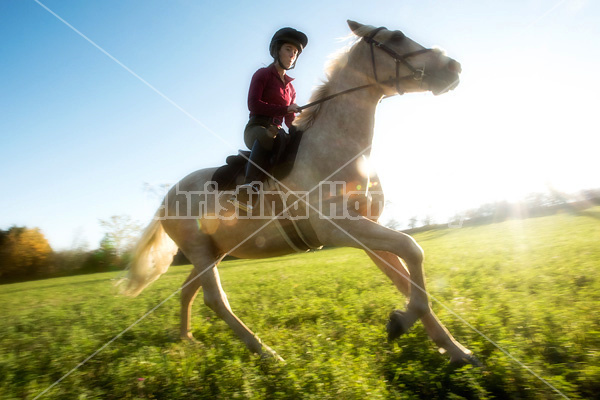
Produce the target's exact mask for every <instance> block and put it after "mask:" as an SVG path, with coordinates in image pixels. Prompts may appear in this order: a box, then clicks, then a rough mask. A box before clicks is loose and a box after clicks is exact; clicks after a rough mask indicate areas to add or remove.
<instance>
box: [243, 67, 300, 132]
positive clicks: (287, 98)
mask: <svg viewBox="0 0 600 400" xmlns="http://www.w3.org/2000/svg"><path fill="white" fill-rule="evenodd" d="M284 80H285V84H284V83H283V82H282V81H281V78H280V77H279V74H278V73H277V68H275V64H271V65H270V66H268V67H265V68H261V69H259V70H258V71H256V72H255V73H254V75H253V76H252V81H250V89H249V91H248V109H249V110H250V117H252V116H257V115H258V116H265V117H271V118H272V119H273V123H274V124H275V125H281V124H282V123H283V121H284V120H285V124H286V125H287V126H288V128H289V127H290V126H292V121H293V120H294V118H296V116H295V115H294V113H288V112H287V108H288V106H289V105H290V104H292V103H294V102H295V101H296V89H294V86H293V85H292V81H293V80H294V78H291V77H289V76H287V75H284Z"/></svg>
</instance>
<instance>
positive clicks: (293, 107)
mask: <svg viewBox="0 0 600 400" xmlns="http://www.w3.org/2000/svg"><path fill="white" fill-rule="evenodd" d="M287 112H288V113H294V114H295V113H299V112H302V110H301V109H300V107H298V104H296V103H292V104H290V105H289V106H288V108H287Z"/></svg>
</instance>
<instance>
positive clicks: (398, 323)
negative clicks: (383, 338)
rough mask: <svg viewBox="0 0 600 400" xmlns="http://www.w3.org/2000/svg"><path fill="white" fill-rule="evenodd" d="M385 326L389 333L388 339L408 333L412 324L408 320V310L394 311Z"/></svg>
mask: <svg viewBox="0 0 600 400" xmlns="http://www.w3.org/2000/svg"><path fill="white" fill-rule="evenodd" d="M385 328H386V330H387V333H388V341H392V340H394V339H397V338H399V337H400V336H402V335H404V334H405V333H407V332H408V330H409V329H410V326H409V324H408V322H407V321H406V312H404V311H400V310H394V311H392V312H391V314H390V319H389V320H388V323H387V325H386V327H385Z"/></svg>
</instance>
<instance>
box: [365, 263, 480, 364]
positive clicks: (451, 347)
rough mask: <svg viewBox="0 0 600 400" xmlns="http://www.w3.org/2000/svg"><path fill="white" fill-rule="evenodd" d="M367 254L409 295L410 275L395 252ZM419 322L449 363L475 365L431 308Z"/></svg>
mask: <svg viewBox="0 0 600 400" xmlns="http://www.w3.org/2000/svg"><path fill="white" fill-rule="evenodd" d="M367 255H368V256H369V257H371V259H372V260H373V262H374V263H375V265H377V267H378V268H379V269H380V270H381V271H382V272H383V273H384V274H386V275H387V277H388V278H390V280H391V281H392V282H393V283H394V285H396V287H397V288H398V290H400V292H401V293H402V294H404V295H405V296H406V297H408V296H409V295H410V276H409V273H408V270H407V269H406V267H405V266H404V264H403V263H402V261H401V260H400V259H399V258H398V257H397V256H396V255H395V254H391V253H387V252H382V251H367ZM392 315H394V313H392ZM421 322H423V326H424V327H425V331H426V332H427V335H429V337H430V338H431V340H433V342H434V343H435V344H436V345H437V346H439V347H440V349H441V350H440V351H443V352H445V353H448V355H449V356H450V363H452V364H455V365H460V364H464V363H473V364H476V365H477V360H476V359H475V357H474V356H473V353H472V352H471V350H469V349H467V348H465V347H464V346H463V345H461V344H460V343H459V342H458V341H457V340H456V339H454V337H453V336H452V335H451V334H450V332H448V330H447V329H446V327H445V326H444V325H443V324H442V323H441V322H440V320H439V319H438V318H437V317H436V315H435V314H434V313H433V310H432V311H431V312H429V313H427V314H425V315H424V316H423V317H422V318H421ZM390 325H391V324H390ZM390 325H388V334H389V335H390V338H393V337H394V336H395V334H396V332H394V331H393V327H392V326H390ZM442 349H443V350H442Z"/></svg>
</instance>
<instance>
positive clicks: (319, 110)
mask: <svg viewBox="0 0 600 400" xmlns="http://www.w3.org/2000/svg"><path fill="white" fill-rule="evenodd" d="M348 25H349V26H350V28H351V29H352V31H353V32H354V34H355V35H356V36H357V37H358V40H357V42H356V43H355V44H354V45H353V46H352V47H351V48H350V49H349V50H348V51H347V52H346V53H344V54H343V55H341V56H340V57H339V58H338V59H337V60H336V61H335V62H334V63H333V65H332V67H331V70H330V71H329V73H328V80H327V82H326V83H324V84H323V85H322V86H321V87H320V88H319V89H318V90H317V91H316V92H315V93H314V94H313V98H312V99H311V100H312V101H313V102H317V103H318V104H317V105H314V106H312V107H311V108H310V109H308V110H307V111H304V112H303V113H302V114H301V115H300V116H299V118H297V119H296V122H295V124H296V125H297V127H298V129H299V130H302V131H304V134H303V138H302V140H301V142H300V147H299V149H298V153H297V155H296V160H295V164H294V167H293V168H292V170H291V172H290V173H289V174H288V175H287V176H286V177H285V178H283V179H281V180H280V181H278V182H277V183H276V188H277V190H278V191H281V192H283V193H284V194H285V195H287V197H288V198H290V195H291V196H292V198H294V199H296V200H297V201H299V202H300V203H302V205H303V206H304V210H305V214H304V215H303V218H302V219H298V223H297V224H296V225H297V228H298V231H299V234H300V236H302V237H304V238H305V239H306V241H307V242H308V243H317V244H318V245H324V246H330V247H333V246H335V247H356V248H361V249H364V250H365V251H366V252H367V254H368V255H369V257H370V258H371V259H372V260H373V262H375V264H376V265H377V266H378V267H379V268H380V269H381V270H382V271H383V272H384V273H385V274H386V275H387V276H388V277H389V278H390V279H391V280H392V282H393V283H394V284H395V285H396V287H397V288H398V289H399V290H400V291H401V292H402V293H403V294H404V295H405V296H407V297H409V302H408V305H407V307H406V310H405V311H399V310H396V311H394V312H392V314H391V316H390V321H389V323H388V326H387V329H388V334H389V338H390V339H394V338H396V337H398V336H400V335H401V334H402V333H403V332H406V331H407V330H408V329H409V328H410V327H411V326H412V325H413V324H414V323H415V322H416V321H417V320H418V319H421V321H422V322H423V324H424V326H425V329H426V331H427V333H428V335H429V337H430V338H431V339H432V340H433V341H434V342H435V343H436V344H437V345H438V346H439V347H440V350H441V351H442V352H444V351H445V352H447V353H448V354H449V356H450V361H451V362H454V363H466V362H476V360H475V358H474V357H473V356H472V355H471V352H470V351H469V350H467V349H466V348H465V347H463V346H462V345H461V344H460V343H458V342H457V341H456V340H455V339H454V338H453V337H452V335H450V333H449V332H448V331H447V330H446V329H445V327H444V326H443V325H442V324H441V322H440V321H439V320H438V319H437V317H436V316H435V315H434V313H433V311H432V310H431V308H430V305H429V301H428V296H427V293H426V292H425V283H424V276H423V266H422V264H423V251H422V249H421V247H419V245H418V244H417V243H416V242H415V241H414V240H413V239H412V238H411V237H410V236H408V235H406V234H404V233H401V232H397V231H395V230H392V229H388V228H386V227H384V226H382V225H379V224H378V223H377V222H376V220H377V217H378V215H379V213H380V212H381V209H377V207H371V209H367V210H366V211H367V212H365V207H364V205H365V204H362V205H361V206H360V207H353V208H352V207H348V204H349V203H348V201H347V198H346V197H345V195H344V193H335V191H334V192H333V193H332V191H331V190H320V189H321V188H322V186H323V184H324V182H325V181H328V182H338V183H339V182H342V183H348V184H351V183H356V182H364V181H365V177H364V175H361V173H360V172H359V170H358V168H357V161H359V159H360V158H361V156H362V155H363V154H364V153H368V152H369V149H370V146H371V141H372V138H373V127H374V115H375V109H376V107H377V104H378V102H379V101H380V100H381V98H382V97H383V96H389V95H394V94H403V93H409V92H424V91H431V92H433V93H434V94H436V95H437V94H441V93H444V92H446V91H448V90H451V89H453V88H454V87H456V86H457V84H458V75H459V73H460V71H461V67H460V64H459V63H458V62H456V61H454V60H453V59H451V58H448V57H446V56H445V55H444V54H443V53H442V52H441V51H439V50H437V49H426V48H424V47H423V46H421V45H419V44H418V43H416V42H414V41H413V40H411V39H409V38H407V37H406V36H404V34H403V33H402V32H400V31H390V30H387V29H385V28H374V27H372V26H366V25H362V24H359V23H356V22H353V21H348ZM356 88H358V89H357V90H352V89H356ZM340 92H343V94H342V95H340V96H332V95H333V94H336V93H340ZM319 100H323V101H320V102H319ZM324 100H327V101H324ZM214 171H215V168H211V169H203V170H199V171H196V172H194V173H192V174H190V175H188V176H187V177H185V178H183V179H182V180H181V181H180V182H179V183H177V184H176V185H175V187H173V188H172V189H171V190H170V191H169V193H168V194H167V196H166V198H165V204H164V206H163V207H162V208H161V209H159V211H158V212H157V215H156V218H155V219H154V220H153V222H152V223H151V224H150V225H149V226H148V227H147V228H146V230H145V231H144V233H143V235H142V238H141V239H140V241H139V243H138V245H137V247H136V250H135V255H134V259H133V261H132V263H131V266H130V269H129V273H128V276H127V278H126V283H127V285H126V287H125V292H126V293H128V294H130V295H137V294H138V293H140V292H141V291H142V290H143V289H144V288H145V287H146V286H147V285H148V284H149V283H151V282H152V281H154V280H155V279H157V278H158V277H159V276H160V275H161V274H163V273H164V272H165V271H166V270H167V268H168V267H169V265H170V263H171V262H172V259H173V256H174V254H175V252H176V251H177V248H179V249H181V251H182V252H183V253H184V254H185V256H186V257H187V258H188V259H189V260H190V261H191V262H192V263H193V265H194V269H193V270H192V272H191V274H190V275H189V277H188V278H187V280H186V282H185V283H184V285H183V287H182V289H181V290H182V293H181V337H182V338H183V339H189V340H193V337H192V334H191V308H192V303H193V301H194V298H195V296H196V294H197V292H198V291H199V289H200V287H202V288H203V292H204V302H205V304H206V305H207V306H209V307H210V308H211V309H212V310H214V311H215V313H216V314H217V315H218V316H219V317H220V318H222V319H223V320H224V321H225V322H226V323H227V324H228V325H229V326H230V327H231V329H233V331H234V332H235V333H236V334H237V336H239V338H240V339H241V340H242V341H243V342H244V343H245V344H246V346H247V347H248V348H249V349H250V350H251V351H253V352H255V353H258V354H261V355H266V356H274V357H276V358H278V359H280V357H279V356H278V355H277V354H276V353H275V352H274V351H273V350H271V349H270V348H269V347H268V346H266V345H265V344H263V343H262V342H261V341H260V339H259V338H258V337H257V336H256V335H254V333H253V332H252V331H251V330H250V329H248V327H246V325H244V323H243V322H242V321H241V320H240V319H239V318H238V317H237V316H236V315H235V314H234V313H233V311H232V310H231V307H230V305H229V302H228V301H227V297H226V295H225V293H224V292H223V289H222V288H221V283H220V280H219V274H218V272H217V264H218V263H219V262H220V261H221V259H222V258H223V257H224V256H225V255H226V254H230V255H232V256H235V257H238V258H266V257H272V256H279V255H284V254H289V253H292V252H294V251H295V250H297V248H296V246H294V245H293V244H291V243H290V240H289V237H286V235H285V233H284V232H283V231H282V229H281V225H277V224H276V223H272V222H273V219H264V218H241V217H240V215H241V214H240V215H238V214H237V213H236V214H232V213H233V211H232V209H233V204H231V203H230V202H228V200H227V199H228V198H229V197H228V196H222V195H221V196H214V197H211V196H209V194H207V192H206V189H207V187H208V183H209V182H210V181H211V178H212V176H213V173H214ZM271 181H272V180H271ZM365 183H366V182H365ZM368 186H369V185H367V184H364V186H362V185H361V186H360V187H364V188H366V189H364V190H363V191H366V190H368ZM316 188H319V190H315V189H316ZM357 188H359V186H358V185H355V186H354V187H353V189H357ZM342 192H343V191H342ZM298 193H301V194H302V195H299V194H298ZM363 194H368V193H366V192H365V193H363ZM192 195H197V197H196V199H195V201H194V200H192V198H193V196H192ZM374 195H375V196H376V195H377V194H376V193H374ZM294 196H296V197H294ZM209 197H211V198H212V200H209V199H208V198H209ZM362 198H363V199H364V198H368V196H362ZM378 200H382V198H379V199H378ZM200 203H202V204H203V206H202V207H200V206H199V205H198V204H200ZM363 203H364V201H363ZM207 204H208V206H207ZM288 204H289V203H288ZM369 204H373V203H369ZM369 204H367V206H369ZM378 204H382V202H381V201H379V202H378ZM297 205H298V204H296V206H297ZM323 205H325V207H324V206H323ZM215 206H220V207H221V209H220V211H219V212H220V213H221V212H222V211H223V210H225V211H224V214H222V215H220V216H221V217H222V218H214V217H215V214H214V213H212V214H211V212H210V211H207V210H210V207H215ZM344 207H346V208H344ZM361 207H362V208H361ZM193 208H196V210H195V212H196V214H197V215H194V216H193V218H191V217H190V215H191V214H194V212H191V214H189V212H190V210H191V209H193ZM297 208H298V207H296V209H297ZM350 208H352V209H350ZM367 208H368V207H367ZM183 209H186V210H187V211H188V214H186V216H185V217H174V218H169V217H168V215H171V216H173V215H181V214H180V212H181V210H183ZM332 209H335V210H337V211H339V210H340V209H341V210H342V212H341V213H339V212H337V211H336V212H337V214H336V215H334V216H331V215H324V213H323V212H322V210H332ZM357 210H358V211H357ZM292 214H293V213H290V214H286V215H288V217H290V215H292ZM290 219H293V218H291V217H290ZM249 239H250V240H249Z"/></svg>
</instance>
